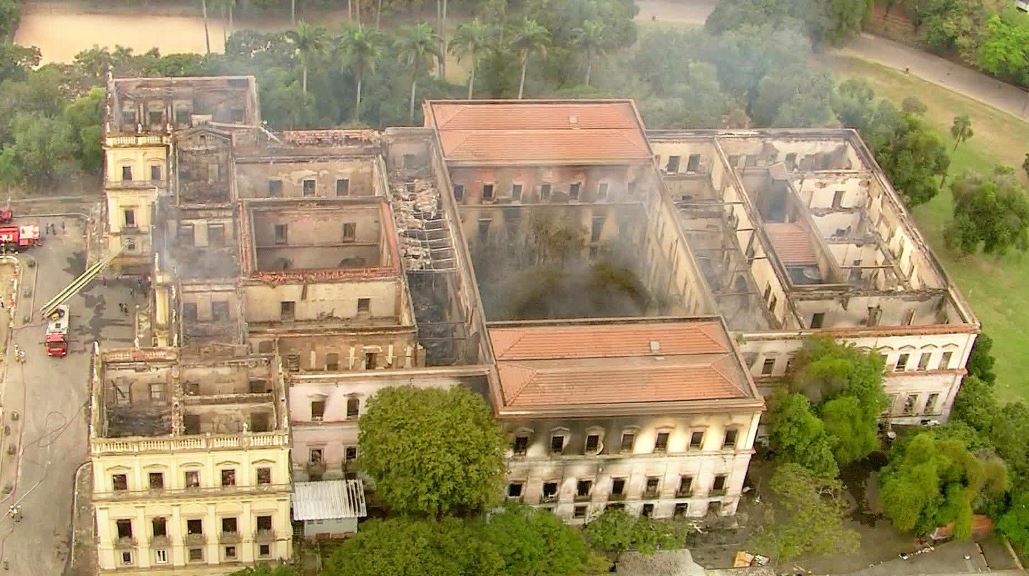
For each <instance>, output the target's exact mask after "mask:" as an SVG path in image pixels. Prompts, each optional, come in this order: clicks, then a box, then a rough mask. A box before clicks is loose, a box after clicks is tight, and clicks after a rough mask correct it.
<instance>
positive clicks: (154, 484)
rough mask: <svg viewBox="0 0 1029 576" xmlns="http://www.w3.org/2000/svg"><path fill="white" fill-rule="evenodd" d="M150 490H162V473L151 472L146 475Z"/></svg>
mask: <svg viewBox="0 0 1029 576" xmlns="http://www.w3.org/2000/svg"><path fill="white" fill-rule="evenodd" d="M147 479H148V480H149V484H150V489H151V490H160V489H162V488H164V473H163V472H151V473H149V474H147Z"/></svg>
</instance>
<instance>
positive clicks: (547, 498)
mask: <svg viewBox="0 0 1029 576" xmlns="http://www.w3.org/2000/svg"><path fill="white" fill-rule="evenodd" d="M554 500H557V482H544V483H543V501H544V502H553V501H554Z"/></svg>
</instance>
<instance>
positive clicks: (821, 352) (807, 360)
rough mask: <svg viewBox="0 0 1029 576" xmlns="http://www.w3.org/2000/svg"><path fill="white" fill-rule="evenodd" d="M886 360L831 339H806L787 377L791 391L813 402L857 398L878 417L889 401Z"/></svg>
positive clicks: (823, 337)
mask: <svg viewBox="0 0 1029 576" xmlns="http://www.w3.org/2000/svg"><path fill="white" fill-rule="evenodd" d="M884 366H885V363H884V360H883V357H882V356H881V355H880V354H878V353H876V352H869V351H864V350H861V349H859V348H857V347H856V346H853V345H850V344H843V343H839V342H836V341H835V340H833V339H832V338H831V337H829V336H812V337H809V338H807V339H806V340H804V344H803V346H802V347H801V349H800V351H799V352H797V354H796V355H795V356H794V358H793V361H792V362H791V370H790V372H789V373H788V374H787V383H788V386H789V389H790V390H791V391H794V392H802V393H803V394H804V395H805V396H807V397H808V398H809V399H810V400H811V401H813V402H821V401H823V400H832V399H833V398H837V397H839V396H844V395H848V396H854V397H856V398H857V399H858V400H859V402H860V404H861V406H862V408H863V409H865V410H867V411H868V412H869V413H872V414H875V415H876V416H878V414H880V413H881V412H882V411H883V410H885V409H886V406H887V404H888V400H887V398H886V393H885V392H883V369H884Z"/></svg>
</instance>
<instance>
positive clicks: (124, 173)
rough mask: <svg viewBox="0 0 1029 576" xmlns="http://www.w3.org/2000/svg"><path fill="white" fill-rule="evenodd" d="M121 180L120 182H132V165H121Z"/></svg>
mask: <svg viewBox="0 0 1029 576" xmlns="http://www.w3.org/2000/svg"><path fill="white" fill-rule="evenodd" d="M121 180H122V182H132V166H122V167H121Z"/></svg>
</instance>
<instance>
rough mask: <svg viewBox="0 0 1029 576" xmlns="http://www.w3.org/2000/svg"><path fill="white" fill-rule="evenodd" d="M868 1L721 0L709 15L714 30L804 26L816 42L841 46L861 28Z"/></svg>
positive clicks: (870, 4) (709, 24)
mask: <svg viewBox="0 0 1029 576" xmlns="http://www.w3.org/2000/svg"><path fill="white" fill-rule="evenodd" d="M871 8H872V3H871V2H870V1H869V0H720V1H719V2H718V4H717V5H715V9H714V10H713V11H712V12H711V14H710V15H709V16H708V18H707V22H706V23H705V26H706V28H707V29H708V30H709V31H711V32H715V33H721V32H725V31H728V30H735V29H738V28H740V27H742V26H746V25H757V26H760V25H763V24H769V23H770V24H772V25H773V26H775V27H776V28H802V29H803V30H804V31H805V32H806V33H807V34H808V36H810V38H811V40H812V42H815V43H816V44H823V43H824V44H832V45H839V44H841V43H843V41H844V40H846V39H847V38H849V37H851V36H852V35H854V34H856V33H857V32H859V31H860V30H861V23H862V21H863V20H864V18H865V16H866V15H867V14H868V13H869V12H870V11H871Z"/></svg>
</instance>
